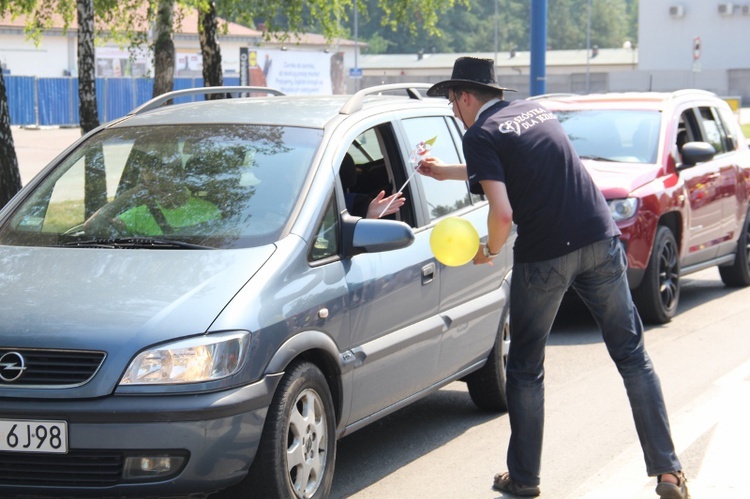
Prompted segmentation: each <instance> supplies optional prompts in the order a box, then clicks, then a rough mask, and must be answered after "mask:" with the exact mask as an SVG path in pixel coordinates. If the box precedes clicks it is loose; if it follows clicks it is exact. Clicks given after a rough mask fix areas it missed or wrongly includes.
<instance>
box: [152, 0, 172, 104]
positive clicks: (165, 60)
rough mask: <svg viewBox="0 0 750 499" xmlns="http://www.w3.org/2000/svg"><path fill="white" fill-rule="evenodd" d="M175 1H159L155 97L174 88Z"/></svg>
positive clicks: (155, 55)
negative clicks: (173, 34) (173, 36)
mask: <svg viewBox="0 0 750 499" xmlns="http://www.w3.org/2000/svg"><path fill="white" fill-rule="evenodd" d="M172 2H173V0H159V6H158V11H157V13H156V26H155V27H154V97H156V96H159V95H161V94H165V93H167V92H171V91H172V89H173V88H174V57H175V51H174V40H173V39H172V31H173V29H174V28H173V21H174V4H173V3H172Z"/></svg>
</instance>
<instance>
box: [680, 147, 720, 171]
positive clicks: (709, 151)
mask: <svg viewBox="0 0 750 499" xmlns="http://www.w3.org/2000/svg"><path fill="white" fill-rule="evenodd" d="M681 154H682V164H683V168H685V167H688V166H695V165H696V164H698V163H703V162H705V161H710V160H711V159H713V157H714V156H715V155H716V149H714V146H712V145H711V144H709V143H708V142H687V143H686V144H685V145H683V146H682V153H681Z"/></svg>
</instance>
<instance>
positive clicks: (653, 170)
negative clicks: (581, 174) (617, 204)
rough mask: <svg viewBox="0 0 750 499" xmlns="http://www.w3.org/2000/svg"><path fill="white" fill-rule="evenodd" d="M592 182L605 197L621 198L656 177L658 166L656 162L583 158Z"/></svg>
mask: <svg viewBox="0 0 750 499" xmlns="http://www.w3.org/2000/svg"><path fill="white" fill-rule="evenodd" d="M582 161H583V165H584V166H585V167H586V170H588V172H589V174H591V177H592V178H593V179H594V183H595V184H596V186H597V187H599V190H601V191H602V193H603V194H604V197H605V198H607V199H622V198H626V197H628V196H629V195H630V193H631V192H633V191H634V190H636V189H638V188H639V187H641V186H643V185H645V184H647V183H649V182H651V181H653V180H654V179H656V178H658V176H659V171H660V167H659V165H657V164H650V163H647V164H644V163H616V162H611V161H595V160H590V159H583V160H582Z"/></svg>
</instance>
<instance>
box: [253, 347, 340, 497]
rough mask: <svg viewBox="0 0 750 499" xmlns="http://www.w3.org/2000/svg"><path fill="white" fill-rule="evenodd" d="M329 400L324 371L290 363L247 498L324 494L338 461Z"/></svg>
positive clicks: (272, 409)
mask: <svg viewBox="0 0 750 499" xmlns="http://www.w3.org/2000/svg"><path fill="white" fill-rule="evenodd" d="M335 432H336V428H335V414H334V409H333V399H332V397H331V392H330V389H329V387H328V383H327V382H326V379H325V377H324V376H323V373H322V372H321V371H320V370H319V369H318V368H317V367H316V366H315V365H313V364H312V363H310V362H299V363H296V364H292V365H291V366H290V367H289V369H288V370H287V372H286V374H285V375H284V377H283V378H282V379H281V382H280V383H279V386H278V388H277V390H276V394H275V395H274V398H273V402H272V403H271V406H270V407H269V409H268V414H267V416H266V423H265V426H264V428H263V434H262V436H261V441H260V446H259V447H258V453H257V454H256V456H255V461H254V462H253V465H252V467H251V469H250V474H249V475H248V478H247V479H246V480H245V482H244V483H243V485H244V486H245V487H243V488H244V489H245V490H247V491H248V492H250V491H252V493H250V494H249V495H248V496H247V497H284V498H300V499H316V498H325V497H328V495H329V493H330V491H331V484H332V482H333V469H334V464H335V461H336V433H335Z"/></svg>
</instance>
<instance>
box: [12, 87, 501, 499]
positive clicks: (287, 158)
mask: <svg viewBox="0 0 750 499" xmlns="http://www.w3.org/2000/svg"><path fill="white" fill-rule="evenodd" d="M428 87H429V85H425V84H413V85H386V86H381V87H374V88H368V89H365V90H362V91H360V92H358V93H356V94H355V95H351V96H285V95H282V94H281V93H280V92H276V91H272V90H270V89H259V88H236V87H235V88H226V87H225V88H224V89H222V91H223V92H233V93H232V94H231V95H233V98H227V99H220V100H195V101H190V102H184V103H178V104H173V105H162V104H165V103H166V102H167V101H168V100H170V99H177V98H179V97H183V99H181V100H182V101H185V100H190V98H185V97H186V96H190V95H192V94H194V93H197V92H202V93H212V92H216V89H213V90H212V89H202V90H191V91H180V92H175V93H172V94H169V95H166V96H161V97H160V98H157V99H155V100H153V101H151V102H149V103H147V104H145V105H143V106H141V107H140V108H138V109H136V110H135V111H133V112H132V113H131V114H130V115H128V116H126V117H124V118H122V119H119V120H116V121H114V122H112V123H109V124H107V125H104V126H102V127H100V128H98V129H97V130H94V131H93V132H91V133H89V134H87V135H86V136H85V137H83V138H81V139H80V140H79V141H77V142H76V143H75V144H73V145H72V146H71V147H70V148H68V149H67V150H65V151H64V152H63V153H62V154H61V155H60V156H59V157H58V158H56V159H55V160H54V161H53V162H52V163H51V164H50V165H49V166H48V167H47V168H45V169H44V170H43V171H42V172H41V173H40V174H39V175H37V176H36V177H35V178H34V179H33V180H32V181H31V182H30V183H29V184H28V185H27V186H26V187H25V188H24V189H23V190H22V191H21V192H20V193H19V194H18V195H17V196H16V197H14V198H13V200H11V202H10V203H9V204H8V205H7V206H6V207H5V208H3V210H2V211H0V268H1V269H2V271H0V317H2V320H1V321H0V496H4V497H5V496H9V495H14V494H15V495H50V496H55V495H64V496H75V497H81V496H107V497H109V496H116V497H127V496H132V497H145V496H148V497H181V496H191V497H205V496H208V495H209V494H212V493H214V492H217V491H223V492H222V495H223V496H225V497H249V496H250V495H251V494H255V495H258V496H260V497H300V498H302V497H306V498H310V497H326V496H327V495H328V494H329V491H330V488H331V481H332V477H333V470H334V464H335V457H336V441H337V439H339V438H341V437H343V436H344V435H347V434H349V433H351V432H353V431H355V430H357V429H359V428H362V427H363V426H365V425H367V424H369V423H371V422H373V421H375V420H377V419H378V418H381V417H383V416H385V415H387V414H389V413H391V412H393V411H395V410H397V409H399V408H401V407H404V406H405V405H407V404H409V403H411V402H413V401H414V400H416V399H418V398H420V397H422V396H424V395H426V394H429V393H430V392H432V391H434V390H437V389H439V388H440V387H442V386H444V385H446V384H448V383H451V382H453V381H456V380H463V381H466V382H467V383H468V388H469V394H470V396H471V398H472V400H473V401H474V402H475V403H476V405H477V406H478V407H479V408H480V409H482V410H491V411H503V410H505V404H506V402H505V373H504V366H505V356H506V354H507V349H508V345H509V341H510V337H509V328H508V307H509V300H508V295H509V281H510V271H511V264H512V261H511V258H512V252H511V246H512V240H513V237H511V242H510V243H509V244H508V245H507V246H506V248H504V249H503V252H502V254H501V255H500V256H499V257H498V258H496V259H495V264H494V265H493V266H488V265H483V266H474V265H471V264H468V265H464V266H460V267H447V266H445V265H443V264H441V263H440V262H438V261H437V260H436V259H435V257H434V255H433V253H432V251H431V249H430V242H429V239H430V234H431V231H432V229H433V227H434V226H435V224H437V223H438V222H439V221H440V220H442V219H444V218H446V217H462V218H465V219H467V220H469V221H470V222H471V223H472V224H473V225H474V226H475V227H476V228H477V230H478V231H479V233H480V237H482V238H486V219H487V212H488V205H487V202H486V200H484V199H483V198H482V197H480V196H476V195H473V194H470V192H469V189H468V185H467V184H466V183H463V182H438V181H435V180H434V179H431V178H428V177H424V176H421V175H419V174H416V175H415V174H414V173H415V167H416V161H415V155H414V152H415V150H416V147H417V145H418V144H420V143H422V142H424V141H425V140H428V139H432V138H434V142H433V145H432V150H431V152H430V153H431V154H433V155H435V156H438V157H440V158H441V159H443V160H444V161H446V162H458V161H462V159H463V158H462V152H461V135H462V129H461V128H460V126H459V124H458V123H457V121H456V120H455V118H454V117H453V116H452V112H451V111H450V109H449V108H448V106H446V101H445V100H443V99H431V98H426V97H424V96H423V93H424V91H425V90H426V89H427V88H428ZM342 164H343V165H345V166H342ZM344 169H346V171H344ZM398 190H402V192H403V195H404V198H405V200H406V202H405V203H404V205H403V206H401V207H400V209H399V210H398V211H397V212H396V213H394V214H392V215H389V216H387V217H383V218H379V219H378V218H362V217H364V216H365V215H364V214H362V213H360V216H357V213H358V210H359V209H358V208H357V207H355V204H354V203H353V202H350V199H354V198H360V199H362V197H364V199H369V198H372V197H374V196H375V195H377V193H379V192H381V191H384V192H385V193H386V194H391V193H394V192H396V191H398Z"/></svg>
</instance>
